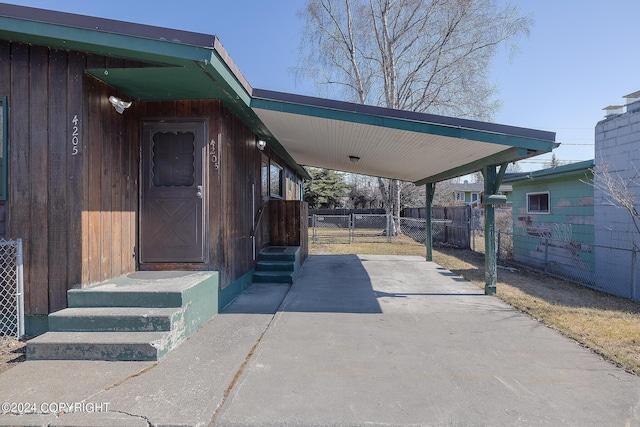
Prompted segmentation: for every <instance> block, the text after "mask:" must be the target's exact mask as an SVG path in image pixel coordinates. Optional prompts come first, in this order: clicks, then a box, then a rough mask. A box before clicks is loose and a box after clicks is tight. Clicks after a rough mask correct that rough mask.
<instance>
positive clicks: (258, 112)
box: [0, 3, 557, 184]
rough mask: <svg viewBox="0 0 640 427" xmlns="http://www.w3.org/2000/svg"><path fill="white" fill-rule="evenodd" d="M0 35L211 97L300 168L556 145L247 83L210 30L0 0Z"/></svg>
mask: <svg viewBox="0 0 640 427" xmlns="http://www.w3.org/2000/svg"><path fill="white" fill-rule="evenodd" d="M0 39H5V40H11V41H16V42H21V43H30V44H36V45H42V46H49V47H51V48H53V49H64V50H78V51H82V52H88V53H95V54H98V55H104V56H107V57H109V58H113V60H108V61H107V62H106V63H105V64H100V65H94V66H92V67H90V68H89V69H87V70H86V72H87V73H88V74H91V75H93V76H94V77H96V78H98V79H100V80H102V81H104V82H105V83H106V84H108V85H110V86H111V87H113V88H115V89H117V90H119V91H121V92H122V93H124V94H126V95H127V96H128V97H130V98H131V99H133V100H137V101H161V100H186V99H220V100H221V101H222V102H223V103H224V104H225V105H227V106H228V107H229V108H231V110H233V111H234V113H236V114H237V115H238V116H239V117H240V119H242V120H243V121H244V122H245V123H246V124H247V125H248V126H249V127H250V128H251V129H253V131H254V132H255V133H256V135H257V136H258V137H259V138H261V139H264V140H265V141H267V143H268V144H269V145H270V146H271V147H272V149H274V151H276V153H278V155H280V157H282V158H283V159H284V160H285V161H286V162H287V163H289V164H292V165H293V166H294V168H296V169H297V170H298V171H299V172H300V173H301V174H302V175H303V176H308V175H307V174H306V172H305V171H304V169H303V168H301V167H300V166H299V165H307V166H316V167H323V168H328V169H335V170H342V171H347V172H354V173H361V174H366V175H372V176H381V177H387V178H397V179H401V180H405V181H412V182H416V183H418V184H424V183H427V182H438V181H441V180H444V179H447V178H451V177H455V176H460V175H464V174H467V173H471V172H475V171H477V170H480V169H482V168H483V167H484V166H485V165H497V164H502V163H508V162H513V161H517V160H520V159H523V158H527V157H531V156H535V155H538V154H541V153H545V152H549V151H551V150H552V149H553V148H554V147H555V146H557V144H556V143H555V142H554V141H555V133H553V132H544V131H538V130H532V129H525V128H518V127H512V126H504V125H498V124H493V123H486V122H479V121H473V120H464V119H457V118H451V117H443V116H436V115H430V114H421V113H414V112H409V111H402V110H393V109H387V108H380V107H372V106H366V105H360V104H352V103H346V102H340V101H333V100H328V99H321V98H313V97H307V96H300V95H293V94H288V93H279V92H273V91H267V90H259V89H252V88H251V86H250V85H249V83H248V82H247V81H246V79H245V78H244V77H243V76H242V74H241V73H240V71H239V70H238V68H237V67H236V66H235V64H234V63H233V61H232V60H231V58H230V57H229V55H228V54H227V53H226V51H225V50H224V48H223V47H222V45H221V44H220V42H219V40H218V39H217V37H215V36H212V35H206V34H199V33H192V32H187V31H179V30H173V29H167V28H161V27H153V26H148V25H141V24H133V23H126V22H120V21H113V20H108V19H102V18H95V17H87V16H80V15H74V14H68V13H61V12H54V11H48V10H42V9H34V8H27V7H22V6H14V5H9V4H5V3H0ZM122 60H125V61H122ZM88 62H90V61H88ZM90 63H91V62H90ZM350 156H355V157H358V158H359V160H358V162H355V163H354V162H353V161H350V158H349V157H350Z"/></svg>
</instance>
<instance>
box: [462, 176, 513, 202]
mask: <svg viewBox="0 0 640 427" xmlns="http://www.w3.org/2000/svg"><path fill="white" fill-rule="evenodd" d="M503 182H504V180H503ZM450 185H451V191H452V192H453V198H454V199H455V201H456V202H460V203H464V204H465V205H470V206H472V207H477V206H480V198H481V197H480V196H481V195H482V193H483V192H484V183H483V182H469V181H467V180H465V181H464V182H454V183H452V184H450ZM511 192H512V188H511V185H508V184H502V185H500V188H499V189H498V194H499V195H504V196H506V197H507V202H506V203H509V204H510V203H511Z"/></svg>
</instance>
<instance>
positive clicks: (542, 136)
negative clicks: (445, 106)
mask: <svg viewBox="0 0 640 427" xmlns="http://www.w3.org/2000/svg"><path fill="white" fill-rule="evenodd" d="M252 97H253V98H255V99H264V100H270V101H277V102H282V103H290V104H298V105H304V106H309V107H316V108H324V109H330V110H338V111H344V112H350V113H357V114H366V115H372V116H385V117H389V118H394V119H400V120H407V121H416V122H422V123H430V124H434V125H439V126H447V127H452V128H463V129H470V130H474V131H483V132H489V133H496V134H505V135H510V136H517V137H520V138H527V139H535V140H541V141H547V142H553V143H555V136H556V134H555V132H549V131H542V130H537V129H529V128H522V127H517V126H509V125H502V124H498V123H490V122H482V121H478V120H471V119H461V118H456V117H449V116H440V115H436V114H428V113H419V112H415V111H407V110H398V109H393V108H385V107H376V106H372V105H366V104H357V103H353V102H345V101H337V100H333V99H326V98H317V97H312V96H307V95H298V94H292V93H285V92H277V91H271V90H265V89H257V88H254V89H253V92H252Z"/></svg>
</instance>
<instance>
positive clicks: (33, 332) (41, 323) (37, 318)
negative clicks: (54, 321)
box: [24, 314, 49, 337]
mask: <svg viewBox="0 0 640 427" xmlns="http://www.w3.org/2000/svg"><path fill="white" fill-rule="evenodd" d="M45 332H49V316H48V315H46V314H45V315H34V314H27V315H25V316H24V333H25V335H27V336H29V337H35V336H38V335H42V334H44V333H45Z"/></svg>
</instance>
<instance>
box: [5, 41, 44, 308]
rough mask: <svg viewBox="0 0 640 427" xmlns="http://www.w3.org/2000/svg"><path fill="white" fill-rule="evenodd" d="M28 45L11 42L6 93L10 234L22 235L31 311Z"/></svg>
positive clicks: (25, 281)
mask: <svg viewBox="0 0 640 427" xmlns="http://www.w3.org/2000/svg"><path fill="white" fill-rule="evenodd" d="M28 94H29V47H28V46H27V45H24V44H12V45H11V93H10V94H9V107H10V108H9V143H10V144H11V149H10V150H9V159H10V166H9V168H10V169H9V173H10V177H9V183H10V184H9V185H10V189H9V201H10V205H9V237H11V238H22V239H24V240H23V245H24V246H23V251H24V266H23V268H24V272H23V279H24V285H25V286H24V290H25V294H26V297H25V310H26V312H27V313H33V312H34V308H33V307H34V304H33V303H32V301H31V295H32V294H36V292H37V286H34V285H33V283H32V281H31V267H32V265H33V258H32V257H31V255H30V249H31V246H32V245H33V244H34V242H33V239H32V238H31V237H32V234H31V209H30V208H29V205H30V190H31V175H30V170H31V162H30V148H31V147H30V144H29V139H30V123H31V119H30V117H29V111H30V110H29V101H30V99H29V96H28Z"/></svg>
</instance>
